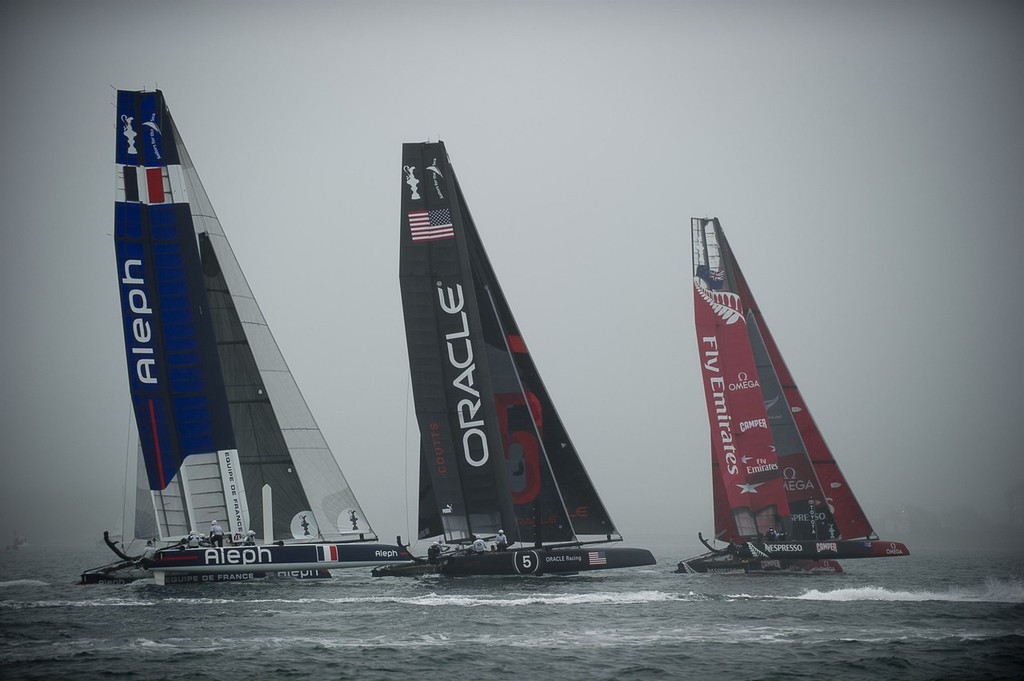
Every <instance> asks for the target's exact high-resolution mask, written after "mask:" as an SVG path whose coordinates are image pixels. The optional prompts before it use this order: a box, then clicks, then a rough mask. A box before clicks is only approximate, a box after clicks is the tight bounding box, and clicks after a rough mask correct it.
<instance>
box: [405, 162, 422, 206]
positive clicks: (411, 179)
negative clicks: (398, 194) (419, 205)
mask: <svg viewBox="0 0 1024 681" xmlns="http://www.w3.org/2000/svg"><path fill="white" fill-rule="evenodd" d="M402 170H404V171H405V183H406V184H407V185H409V189H411V190H412V200H413V201H416V200H417V199H419V198H420V193H419V191H418V190H417V189H416V188H417V187H419V186H420V181H419V180H417V179H416V175H414V174H413V173H414V172H415V171H416V166H404V167H403V168H402Z"/></svg>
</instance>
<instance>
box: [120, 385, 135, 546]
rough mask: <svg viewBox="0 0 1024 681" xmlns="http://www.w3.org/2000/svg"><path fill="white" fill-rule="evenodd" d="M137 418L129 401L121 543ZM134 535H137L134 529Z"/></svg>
mask: <svg viewBox="0 0 1024 681" xmlns="http://www.w3.org/2000/svg"><path fill="white" fill-rule="evenodd" d="M134 418H135V405H133V404H132V401H131V399H130V398H129V400H128V428H127V432H126V433H125V437H124V441H125V456H124V484H123V485H122V486H121V541H122V542H124V535H125V527H126V526H127V525H128V468H129V467H130V466H131V461H132V459H131V456H132V419H134ZM132 534H133V535H134V534H135V531H134V529H133V530H132Z"/></svg>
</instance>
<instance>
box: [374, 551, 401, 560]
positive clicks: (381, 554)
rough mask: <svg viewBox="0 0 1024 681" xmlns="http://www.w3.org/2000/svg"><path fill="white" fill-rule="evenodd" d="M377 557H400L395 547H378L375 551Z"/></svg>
mask: <svg viewBox="0 0 1024 681" xmlns="http://www.w3.org/2000/svg"><path fill="white" fill-rule="evenodd" d="M373 555H374V557H375V558H398V551H396V550H395V549H378V550H376V551H374V552H373Z"/></svg>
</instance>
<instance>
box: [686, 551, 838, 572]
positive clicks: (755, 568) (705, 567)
mask: <svg viewBox="0 0 1024 681" xmlns="http://www.w3.org/2000/svg"><path fill="white" fill-rule="evenodd" d="M675 571H676V572H680V573H685V574H704V573H721V574H740V573H748V572H789V573H792V572H795V573H815V574H819V573H820V574H830V573H831V574H838V573H840V572H842V571H843V566H842V565H840V564H839V561H836V560H800V559H791V560H785V559H783V560H778V559H774V558H768V559H764V558H762V559H750V558H741V557H739V556H732V555H725V556H723V555H715V554H713V553H706V554H704V555H702V556H697V557H695V558H689V559H687V560H681V561H679V563H678V564H677V565H676V570H675Z"/></svg>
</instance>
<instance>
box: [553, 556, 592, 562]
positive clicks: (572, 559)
mask: <svg viewBox="0 0 1024 681" xmlns="http://www.w3.org/2000/svg"><path fill="white" fill-rule="evenodd" d="M582 561H583V556H544V562H545V563H569V562H577V563H578V562H582Z"/></svg>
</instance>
